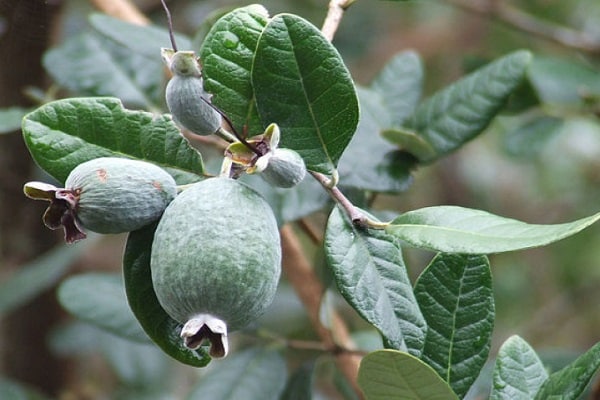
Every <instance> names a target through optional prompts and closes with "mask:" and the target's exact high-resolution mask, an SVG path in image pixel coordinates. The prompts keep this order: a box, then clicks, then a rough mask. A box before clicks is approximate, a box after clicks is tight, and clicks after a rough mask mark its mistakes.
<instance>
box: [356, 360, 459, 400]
mask: <svg viewBox="0 0 600 400" xmlns="http://www.w3.org/2000/svg"><path fill="white" fill-rule="evenodd" d="M358 385H359V386H360V388H361V389H362V391H363V392H364V394H365V399H366V400H458V397H457V396H456V394H455V393H454V392H453V391H452V389H451V388H450V386H448V384H447V383H446V382H444V381H443V380H442V379H441V378H440V377H439V375H438V374H437V373H436V372H435V371H434V370H433V369H431V367H430V366H429V365H427V364H425V363H424V362H423V361H421V360H419V359H418V358H416V357H414V356H411V355H410V354H406V353H402V352H400V351H396V350H378V351H375V352H373V353H369V354H367V355H366V356H365V357H364V358H363V360H362V362H361V363H360V368H359V370H358Z"/></svg>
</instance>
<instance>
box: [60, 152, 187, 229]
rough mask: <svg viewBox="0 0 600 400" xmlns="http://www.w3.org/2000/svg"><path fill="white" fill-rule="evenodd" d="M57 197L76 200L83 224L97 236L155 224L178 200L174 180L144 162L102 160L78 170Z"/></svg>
mask: <svg viewBox="0 0 600 400" xmlns="http://www.w3.org/2000/svg"><path fill="white" fill-rule="evenodd" d="M65 186H66V188H65V189H64V190H59V191H58V192H57V198H61V197H62V198H65V199H66V200H67V201H74V202H75V205H74V208H73V209H74V211H75V214H76V218H77V220H78V221H79V222H80V223H81V225H82V226H83V227H85V228H87V229H89V230H91V231H94V232H97V233H121V232H129V231H133V230H136V229H139V228H141V227H143V226H145V225H148V224H149V223H151V222H154V221H156V220H157V219H158V218H160V216H161V215H162V213H163V211H164V210H165V208H166V207H167V205H168V204H169V203H170V202H171V200H173V198H175V195H176V194H177V186H176V183H175V180H173V178H172V177H171V175H169V174H168V173H167V172H166V171H165V170H163V169H162V168H160V167H158V166H156V165H154V164H151V163H148V162H144V161H138V160H128V159H125V158H117V157H101V158H96V159H93V160H90V161H87V162H84V163H82V164H80V165H78V166H77V167H75V168H74V169H73V170H72V171H71V173H70V174H69V176H68V177H67V180H66V182H65Z"/></svg>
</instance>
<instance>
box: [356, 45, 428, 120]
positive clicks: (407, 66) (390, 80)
mask: <svg viewBox="0 0 600 400" xmlns="http://www.w3.org/2000/svg"><path fill="white" fill-rule="evenodd" d="M422 86H423V65H422V63H421V59H420V57H419V55H418V54H417V53H415V52H414V51H404V52H401V53H398V54H396V55H395V56H394V57H393V58H392V59H391V60H390V61H388V63H387V64H386V65H385V66H384V67H383V69H382V70H381V71H380V72H379V74H378V75H377V76H376V77H375V79H374V80H373V81H372V82H371V85H369V88H370V89H371V90H373V91H375V92H377V93H378V94H379V95H380V96H381V98H382V100H383V105H384V107H385V110H386V112H387V113H388V114H389V116H390V117H391V125H390V126H394V127H398V126H401V125H402V124H403V123H404V121H405V120H406V118H407V117H409V116H410V115H411V114H412V113H413V112H414V111H415V108H416V107H417V104H418V102H419V100H420V98H421V90H422ZM361 110H362V108H361ZM390 126H385V128H389V127H390Z"/></svg>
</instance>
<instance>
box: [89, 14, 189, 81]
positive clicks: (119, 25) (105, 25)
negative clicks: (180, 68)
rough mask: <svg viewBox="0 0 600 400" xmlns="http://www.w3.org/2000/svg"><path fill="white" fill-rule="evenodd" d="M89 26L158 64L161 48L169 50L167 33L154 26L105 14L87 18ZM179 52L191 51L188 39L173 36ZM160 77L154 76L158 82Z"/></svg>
mask: <svg viewBox="0 0 600 400" xmlns="http://www.w3.org/2000/svg"><path fill="white" fill-rule="evenodd" d="M89 21H90V24H91V25H92V27H93V28H94V30H95V31H96V32H98V33H99V34H101V35H102V36H104V37H106V38H108V39H111V40H112V41H114V42H115V43H118V44H120V45H121V46H123V47H126V48H127V49H129V50H131V51H132V52H133V53H134V54H139V55H143V56H145V57H146V58H147V59H148V60H154V61H156V62H157V63H160V62H161V60H160V49H161V47H165V48H168V49H170V48H171V41H170V38H169V31H168V30H167V29H164V28H161V27H158V26H154V25H137V24H132V23H129V22H126V21H123V20H121V19H118V18H113V17H111V16H108V15H106V14H99V13H95V14H92V15H91V16H90V17H89ZM175 41H176V42H177V48H178V49H179V50H191V49H192V43H191V41H190V39H189V38H188V37H186V36H184V35H181V34H175ZM159 77H160V75H157V76H156V78H155V79H156V80H157V81H159Z"/></svg>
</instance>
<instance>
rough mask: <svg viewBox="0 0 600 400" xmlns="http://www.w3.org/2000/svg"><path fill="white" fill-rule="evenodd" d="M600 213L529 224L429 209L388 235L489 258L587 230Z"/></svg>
mask: <svg viewBox="0 0 600 400" xmlns="http://www.w3.org/2000/svg"><path fill="white" fill-rule="evenodd" d="M599 219H600V213H598V214H595V215H592V216H590V217H587V218H582V219H579V220H577V221H573V222H569V223H564V224H554V225H537V224H527V223H525V222H521V221H517V220H514V219H510V218H504V217H499V216H497V215H493V214H490V213H488V212H485V211H481V210H473V209H469V208H463V207H456V206H438V207H426V208H421V209H418V210H414V211H409V212H407V213H404V214H402V215H400V216H398V217H397V218H396V219H394V220H393V221H392V222H390V224H389V225H388V226H387V227H386V228H385V230H386V232H388V233H390V234H392V235H395V236H396V237H398V238H400V239H402V240H404V241H406V242H407V243H409V244H411V245H413V246H416V247H422V248H426V249H430V250H436V251H440V252H444V253H466V254H490V253H501V252H505V251H515V250H522V249H526V248H530V247H537V246H544V245H547V244H549V243H553V242H556V241H558V240H561V239H564V238H566V237H569V236H571V235H574V234H576V233H577V232H579V231H581V230H583V229H585V228H587V227H588V226H590V225H592V224H593V223H594V222H596V221H598V220H599Z"/></svg>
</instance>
